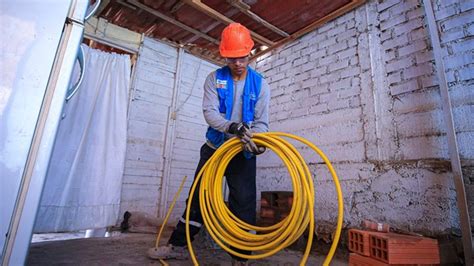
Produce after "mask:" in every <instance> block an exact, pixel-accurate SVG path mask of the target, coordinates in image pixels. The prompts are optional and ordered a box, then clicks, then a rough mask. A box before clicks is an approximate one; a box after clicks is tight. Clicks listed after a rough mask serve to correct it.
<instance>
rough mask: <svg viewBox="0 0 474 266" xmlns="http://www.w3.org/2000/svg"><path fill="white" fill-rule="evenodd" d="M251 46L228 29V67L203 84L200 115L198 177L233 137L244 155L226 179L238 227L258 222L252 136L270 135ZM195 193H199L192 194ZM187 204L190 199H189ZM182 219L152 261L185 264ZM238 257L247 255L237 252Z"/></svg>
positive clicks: (234, 27) (193, 220) (236, 27)
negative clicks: (201, 133)
mask: <svg viewBox="0 0 474 266" xmlns="http://www.w3.org/2000/svg"><path fill="white" fill-rule="evenodd" d="M253 45H254V42H253V40H252V38H251V36H250V32H249V30H248V29H247V28H246V27H244V26H242V25H241V24H239V23H231V24H229V25H228V26H227V27H226V28H225V29H224V30H223V31H222V35H221V42H220V45H219V51H220V54H221V56H222V57H224V58H225V61H226V66H224V67H222V68H219V69H217V70H216V71H213V72H212V73H210V74H209V76H208V77H207V79H206V81H205V83H204V97H203V104H202V108H203V113H204V118H205V120H206V122H207V124H208V125H209V127H208V129H207V133H206V139H207V140H206V143H205V144H204V145H203V146H202V147H201V151H200V160H199V164H198V166H197V169H196V175H197V174H198V172H199V171H200V170H201V168H202V167H203V166H204V164H205V163H206V161H207V160H208V159H209V158H211V156H212V155H213V154H214V152H215V151H216V149H217V148H219V147H220V146H221V145H222V143H224V142H225V141H226V140H228V139H230V138H232V137H234V136H237V137H238V138H240V140H241V142H242V145H243V150H244V151H243V152H242V153H239V154H237V155H236V156H235V157H234V158H233V159H232V160H231V161H230V163H229V165H228V166H227V169H226V172H225V177H226V180H227V184H228V187H229V198H228V203H229V209H230V211H231V212H232V213H233V214H234V215H236V216H237V217H238V218H239V219H241V220H242V221H245V222H246V223H249V224H253V225H255V222H256V182H255V178H256V156H255V155H258V154H261V153H263V152H265V148H264V147H258V146H257V145H256V144H255V143H254V142H253V141H252V134H253V133H260V132H267V131H268V106H269V101H270V89H269V86H268V84H267V82H266V81H265V79H264V78H263V77H262V75H261V74H259V73H258V72H256V71H255V70H254V69H252V68H250V67H249V66H248V64H249V55H250V51H251V49H252V47H253ZM198 190H199V187H198V188H197V190H196V191H198ZM188 200H189V197H188ZM185 214H186V211H185V212H184V214H183V216H182V217H181V218H180V220H179V222H178V224H177V226H176V228H175V229H174V231H173V233H172V235H171V237H170V239H169V241H168V245H167V246H162V247H158V248H154V249H152V250H151V251H149V256H150V257H152V258H155V259H186V258H187V257H188V251H187V248H186V245H187V242H186V225H185ZM189 225H190V226H189V227H190V236H191V240H193V239H194V236H195V235H196V234H197V233H198V232H199V230H200V228H201V227H202V226H203V219H202V216H201V211H200V208H199V193H194V196H193V198H192V203H191V210H190V219H189ZM235 250H237V251H239V252H240V253H242V254H251V252H250V251H242V250H238V249H235ZM231 256H232V265H246V259H243V258H240V257H236V256H233V255H231Z"/></svg>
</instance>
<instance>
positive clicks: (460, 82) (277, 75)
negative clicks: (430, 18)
mask: <svg viewBox="0 0 474 266" xmlns="http://www.w3.org/2000/svg"><path fill="white" fill-rule="evenodd" d="M379 2H380V3H379ZM421 2H422V1H421V0H420V1H418V0H415V1H413V0H408V1H406V0H405V1H369V2H368V3H367V4H365V5H363V6H361V7H359V8H357V9H356V10H355V11H352V12H349V13H347V14H345V15H344V16H342V17H340V18H337V19H336V20H334V21H331V22H329V23H327V24H325V25H324V26H322V27H320V28H319V29H317V30H315V31H314V32H311V33H309V34H307V35H306V36H304V37H303V38H301V39H299V40H297V41H295V42H293V43H291V44H289V45H287V46H285V47H284V48H282V49H280V50H279V51H276V52H274V53H273V54H271V55H268V56H264V58H260V59H259V61H258V62H257V69H258V70H259V71H261V72H262V73H263V74H264V76H265V77H266V78H267V80H268V81H269V84H270V86H271V88H272V99H271V106H270V111H271V117H270V119H271V126H270V128H271V130H272V131H285V132H289V133H292V134H296V135H300V136H303V137H306V138H308V139H309V140H311V141H312V142H313V143H314V144H316V145H318V146H319V147H320V148H321V149H322V150H323V151H324V152H326V154H327V155H328V156H329V159H330V160H331V161H332V162H334V164H335V168H336V171H337V173H338V174H339V178H340V180H342V184H341V185H342V188H343V191H344V204H345V218H344V222H345V225H346V226H358V225H359V223H360V221H361V220H362V219H373V220H377V221H383V222H388V223H390V224H392V225H394V226H398V227H402V228H407V229H410V230H416V231H421V232H424V233H432V234H438V233H442V232H449V231H450V230H451V229H452V228H459V218H458V214H457V206H456V201H455V195H456V193H455V189H454V184H453V181H452V175H451V173H450V163H449V157H448V147H447V138H446V133H445V132H446V129H445V128H446V126H445V124H444V121H443V116H442V109H441V108H442V107H441V100H440V93H439V88H438V80H437V75H436V72H435V65H434V57H433V53H432V49H431V44H430V38H429V35H428V29H427V26H426V23H425V20H424V9H423V7H422V3H421ZM433 5H434V9H435V17H436V20H437V22H438V25H439V27H440V29H441V32H440V34H441V41H442V46H443V51H444V58H445V65H446V69H447V73H446V74H447V77H448V82H449V88H450V95H451V97H452V98H451V99H452V104H453V106H454V118H455V126H456V131H457V137H458V141H459V147H460V153H461V158H462V163H463V169H464V174H465V179H466V185H467V187H466V189H467V195H468V197H469V199H468V201H469V205H470V210H471V213H473V214H474V187H473V185H472V184H471V183H472V182H473V180H474V176H473V172H474V171H473V165H474V163H473V162H474V149H473V148H472V146H473V143H474V141H473V140H474V115H473V113H474V38H473V34H474V23H473V20H472V18H473V17H474V9H473V8H474V5H473V2H472V1H435V2H434V3H433ZM301 151H302V153H303V154H304V155H305V156H307V157H306V158H308V159H307V160H308V162H309V164H310V168H311V170H312V172H313V173H314V175H315V178H314V181H315V186H316V207H315V211H316V220H317V230H318V231H319V233H323V232H329V231H330V230H332V229H333V225H335V223H336V213H337V212H336V210H337V209H336V194H335V191H334V188H333V183H332V181H331V178H330V176H329V174H328V172H327V170H325V166H324V165H322V164H321V160H320V159H318V158H316V156H315V155H311V153H310V152H309V151H308V150H307V149H305V148H302V149H301ZM258 165H259V168H258V176H259V179H258V180H259V181H258V188H259V190H280V189H281V190H291V183H290V181H289V177H288V174H287V172H286V169H285V168H282V167H281V162H280V161H279V159H278V158H277V157H276V156H274V155H272V154H269V153H266V154H265V155H262V156H261V157H260V160H259V163H258ZM472 222H474V215H471V223H472Z"/></svg>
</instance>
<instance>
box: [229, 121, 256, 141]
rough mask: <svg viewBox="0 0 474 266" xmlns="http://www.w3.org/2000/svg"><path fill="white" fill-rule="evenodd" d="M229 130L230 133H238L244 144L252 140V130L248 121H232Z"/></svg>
mask: <svg viewBox="0 0 474 266" xmlns="http://www.w3.org/2000/svg"><path fill="white" fill-rule="evenodd" d="M227 131H228V132H229V133H230V134H234V135H237V137H239V138H240V140H241V141H242V142H243V143H244V144H247V143H248V142H250V141H251V140H252V132H251V131H250V128H249V126H248V125H247V124H246V123H232V124H230V126H229V130H227ZM254 145H255V144H254Z"/></svg>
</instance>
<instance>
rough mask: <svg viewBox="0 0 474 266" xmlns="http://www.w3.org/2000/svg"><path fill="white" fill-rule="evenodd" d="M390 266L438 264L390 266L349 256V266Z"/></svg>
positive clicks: (365, 258) (356, 255)
mask: <svg viewBox="0 0 474 266" xmlns="http://www.w3.org/2000/svg"><path fill="white" fill-rule="evenodd" d="M388 265H397V266H414V265H420V266H421V265H422V266H431V265H437V264H388V263H385V262H381V261H378V260H376V259H373V258H370V257H365V256H362V255H359V254H356V253H351V254H349V266H388Z"/></svg>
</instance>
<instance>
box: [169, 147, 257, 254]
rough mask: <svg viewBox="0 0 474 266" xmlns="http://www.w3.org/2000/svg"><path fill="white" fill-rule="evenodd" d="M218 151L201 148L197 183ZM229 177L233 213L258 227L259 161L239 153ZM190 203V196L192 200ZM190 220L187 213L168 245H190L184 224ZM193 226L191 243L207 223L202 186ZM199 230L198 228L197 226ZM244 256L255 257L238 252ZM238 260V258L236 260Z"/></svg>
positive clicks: (195, 201) (193, 211)
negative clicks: (208, 161)
mask: <svg viewBox="0 0 474 266" xmlns="http://www.w3.org/2000/svg"><path fill="white" fill-rule="evenodd" d="M214 152H215V150H214V149H212V148H211V147H209V146H208V145H207V144H204V145H203V146H202V147H201V158H200V160H199V164H198V167H197V169H196V173H195V176H194V181H193V182H196V176H197V174H198V173H199V171H200V170H201V168H202V167H203V166H204V164H205V163H206V162H207V160H209V158H211V156H212V155H213V154H214ZM225 177H226V180H227V185H228V186H229V209H230V211H231V212H232V213H233V214H234V215H236V216H237V217H239V219H241V220H242V221H245V222H246V223H249V224H252V225H255V222H256V221H255V220H256V194H257V192H256V184H255V177H256V158H255V156H253V157H252V158H250V159H246V158H245V157H244V155H243V153H239V154H237V155H235V156H234V158H232V160H231V161H230V162H229V164H228V165H227V169H226V171H225ZM187 200H189V196H188V199H187ZM185 219H186V210H185V211H184V213H183V216H182V219H180V221H179V222H178V225H177V226H176V228H175V229H174V231H173V234H172V235H171V237H170V239H169V241H168V243H169V244H172V245H173V246H185V245H186V244H187V243H186V225H185V223H184V221H185ZM189 220H190V225H189V231H190V236H191V241H192V240H194V236H195V235H196V234H197V233H198V232H199V229H200V226H199V225H203V219H202V216H201V209H200V208H199V185H197V187H196V190H195V193H194V196H193V199H192V202H191V210H190V215H189ZM193 224H194V225H197V226H194V225H193ZM233 249H234V250H236V251H239V252H240V253H242V254H251V252H250V251H243V250H239V249H235V248H233ZM232 257H234V256H232ZM234 258H236V259H240V260H243V259H242V258H238V257H234Z"/></svg>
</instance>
